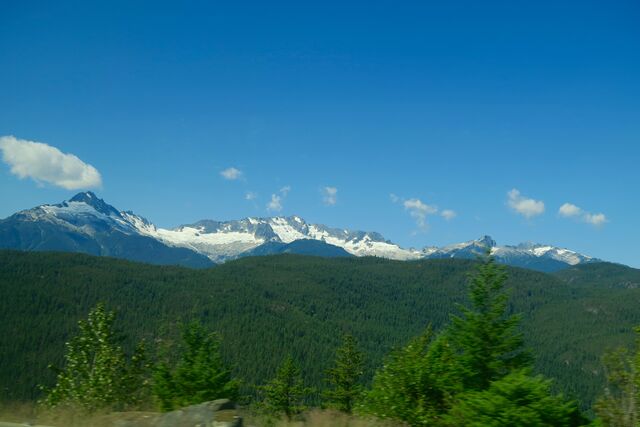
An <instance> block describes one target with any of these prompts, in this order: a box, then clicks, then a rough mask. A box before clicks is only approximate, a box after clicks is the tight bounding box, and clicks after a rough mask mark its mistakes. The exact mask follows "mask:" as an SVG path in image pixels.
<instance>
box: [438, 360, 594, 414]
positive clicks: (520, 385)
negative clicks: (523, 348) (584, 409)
mask: <svg viewBox="0 0 640 427" xmlns="http://www.w3.org/2000/svg"><path fill="white" fill-rule="evenodd" d="M550 386H551V381H549V380H546V379H544V378H543V377H542V376H536V377H533V376H531V375H530V373H529V371H528V370H527V369H523V370H517V371H513V372H512V373H510V374H508V375H507V376H505V377H502V378H501V379H499V380H497V381H494V382H492V383H491V385H490V386H489V388H488V389H486V390H482V391H470V392H466V393H462V394H460V395H459V396H458V398H457V399H456V403H455V404H454V406H453V407H452V408H451V410H450V412H449V414H448V415H447V416H446V417H445V418H444V421H443V423H442V425H444V426H451V427H459V426H465V427H534V426H540V427H543V426H544V427H547V426H548V427H578V426H584V425H587V423H588V421H587V420H586V419H585V418H584V417H582V415H581V414H580V411H579V410H578V407H577V405H576V403H575V402H569V401H566V400H565V399H564V398H563V397H562V396H553V395H551V391H550Z"/></svg>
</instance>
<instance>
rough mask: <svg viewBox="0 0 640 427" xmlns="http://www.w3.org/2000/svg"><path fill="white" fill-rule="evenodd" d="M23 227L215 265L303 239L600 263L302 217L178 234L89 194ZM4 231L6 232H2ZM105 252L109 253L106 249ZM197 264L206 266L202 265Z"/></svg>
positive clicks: (28, 214) (33, 212) (363, 250)
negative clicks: (127, 239) (128, 243)
mask: <svg viewBox="0 0 640 427" xmlns="http://www.w3.org/2000/svg"><path fill="white" fill-rule="evenodd" d="M21 222H30V223H42V224H51V225H52V226H55V227H59V228H60V229H63V230H67V231H66V232H69V233H76V234H77V235H78V236H81V237H78V238H82V239H86V238H95V236H98V235H101V234H102V235H103V234H105V233H107V234H108V233H112V232H118V233H120V234H122V235H127V236H132V237H135V236H139V237H141V238H145V239H148V238H151V239H153V240H154V241H156V242H157V243H159V244H161V245H164V246H165V247H170V248H176V249H177V250H179V251H184V250H188V251H189V252H188V253H189V254H191V253H196V254H197V255H198V256H201V257H202V256H206V257H207V258H209V259H210V260H211V261H214V262H224V261H226V260H230V259H234V258H238V257H241V256H245V255H247V254H254V253H262V254H264V253H268V250H263V249H264V248H266V247H269V248H273V247H281V246H282V245H289V244H292V243H293V242H296V241H302V240H314V241H319V242H322V243H323V244H327V245H332V246H336V247H338V248H341V249H343V250H344V251H346V253H348V254H351V255H354V256H378V257H383V258H390V259H395V260H417V259H431V258H467V259H475V258H477V257H478V256H483V255H484V254H486V253H487V251H490V253H491V254H492V255H493V256H494V257H495V258H496V259H497V260H498V261H499V262H502V263H504V264H510V265H515V266H521V267H527V268H533V269H538V270H543V271H553V270H558V269H561V268H565V267H567V266H569V265H576V264H580V263H584V262H593V261H597V260H595V259H593V258H591V257H589V256H586V255H582V254H579V253H577V252H575V251H572V250H569V249H564V248H559V247H556V246H552V245H541V244H536V243H522V244H519V245H517V246H508V245H507V246H499V245H498V244H497V243H496V241H495V240H493V238H491V237H490V236H486V235H485V236H482V237H480V238H479V239H476V240H470V241H467V242H463V243H457V244H453V245H448V246H444V247H436V246H429V247H425V248H423V249H413V248H402V247H400V246H399V245H397V244H395V243H393V242H391V241H389V240H387V239H385V238H384V237H383V236H382V235H381V234H379V233H376V232H371V231H351V230H348V229H344V228H331V227H327V226H326V225H322V224H313V223H308V222H306V221H305V220H304V219H303V218H302V217H300V216H297V215H293V216H289V217H284V216H276V217H266V218H259V217H248V218H244V219H241V220H235V221H215V220H208V219H205V220H201V221H198V222H195V223H193V224H185V225H181V226H178V227H176V228H173V229H164V228H160V227H157V226H155V225H154V224H153V223H152V222H151V221H149V220H147V219H145V218H144V217H142V216H139V215H136V214H135V213H133V212H131V211H118V210H117V209H116V208H114V207H113V206H111V205H109V204H108V203H106V202H105V201H104V200H102V199H100V198H99V197H97V196H96V195H95V194H94V193H92V192H89V191H88V192H83V193H79V194H77V195H75V196H74V197H72V198H71V199H69V200H68V201H65V202H62V203H60V204H56V205H41V206H38V207H36V208H33V209H29V210H25V211H21V212H18V213H17V214H15V215H13V216H12V217H9V218H7V219H6V220H3V221H0V225H2V224H3V223H4V224H5V225H6V224H14V225H12V226H13V227H15V224H17V223H21ZM13 230H14V231H10V233H15V230H16V229H15V228H14V229H13ZM1 232H2V229H0V233H1ZM34 235H37V233H36V234H34ZM11 236H13V234H11ZM29 237H30V238H33V237H31V236H29ZM1 243H2V242H0V244H1ZM7 244H8V243H7ZM69 245H71V246H72V247H74V245H76V244H75V243H69ZM263 245H265V246H263ZM22 246H25V243H24V242H22V243H19V247H22ZM260 246H263V249H257V248H258V247H260ZM307 246H308V245H307ZM8 247H11V246H8ZM27 247H38V244H37V242H36V243H33V244H31V243H29V244H27ZM105 251H106V252H107V253H110V252H109V250H107V249H105ZM334 252H335V251H334ZM181 253H185V252H181ZM343 253H344V252H343ZM190 256H191V255H190ZM195 262H196V263H198V264H200V263H201V261H200V260H196V261H195Z"/></svg>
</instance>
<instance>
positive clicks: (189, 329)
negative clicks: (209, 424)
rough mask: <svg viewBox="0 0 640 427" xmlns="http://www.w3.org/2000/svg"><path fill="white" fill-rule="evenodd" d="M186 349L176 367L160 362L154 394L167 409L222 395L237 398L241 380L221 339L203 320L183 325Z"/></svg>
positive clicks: (155, 372) (182, 349) (180, 355)
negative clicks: (223, 352)
mask: <svg viewBox="0 0 640 427" xmlns="http://www.w3.org/2000/svg"><path fill="white" fill-rule="evenodd" d="M182 341H183V343H182V348H181V349H180V350H181V351H180V354H179V357H178V361H177V362H176V363H175V365H174V366H171V363H170V362H168V361H166V360H165V361H163V362H160V363H158V364H157V365H156V367H155V369H154V374H153V394H154V395H155V397H156V399H157V400H158V402H159V404H160V408H161V409H162V410H163V411H170V410H172V409H175V408H180V407H183V406H189V405H194V404H197V403H202V402H206V401H209V400H215V399H220V398H228V399H232V400H233V399H237V398H238V395H239V383H238V381H237V380H235V379H233V378H232V377H231V371H230V370H229V369H228V368H227V367H226V366H225V364H224V362H223V360H222V356H221V355H220V338H219V337H218V335H217V334H216V333H212V332H208V331H207V330H206V329H205V328H204V327H203V326H202V325H201V324H200V323H198V322H191V323H189V324H187V325H185V326H184V327H183V331H182Z"/></svg>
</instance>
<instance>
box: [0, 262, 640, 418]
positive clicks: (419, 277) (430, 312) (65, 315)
mask: <svg viewBox="0 0 640 427" xmlns="http://www.w3.org/2000/svg"><path fill="white" fill-rule="evenodd" d="M472 267H473V262H472V261H468V260H459V259H440V260H420V261H411V262H399V261H390V260H385V259H380V258H372V257H364V258H356V257H348V258H318V257H306V256H298V255H278V256H262V257H252V258H243V259H240V260H237V261H231V262H228V263H225V264H223V265H220V266H217V267H215V268H212V269H205V270H193V269H187V268H181V267H170V266H153V265H147V264H137V263H133V262H129V261H123V260H117V259H112V258H105V257H93V256H87V255H81V254H69V253H51V252H38V253H35V252H18V251H9V250H5V251H0V295H2V298H0V313H2V321H1V322H0V336H1V337H2V339H1V340H0V361H2V363H0V384H1V386H2V388H1V390H0V399H1V400H24V399H34V398H36V397H37V396H38V391H37V388H36V385H37V384H43V383H44V384H48V385H51V383H52V381H53V380H54V376H53V373H52V372H50V371H49V370H48V369H47V365H48V364H49V363H53V364H57V365H60V364H61V363H62V355H63V352H64V343H65V341H66V340H68V339H69V338H70V336H72V335H73V334H75V331H76V322H77V321H78V320H79V319H83V318H85V317H86V315H87V313H88V312H89V310H90V308H91V307H93V306H95V305H96V303H98V302H101V301H103V302H105V303H106V305H107V307H108V308H109V309H112V310H116V311H117V313H118V318H117V327H118V328H119V329H120V330H121V331H122V332H124V333H125V334H126V335H127V336H128V339H129V341H128V345H132V343H133V342H135V341H137V340H139V339H141V338H146V339H147V340H148V342H150V343H154V342H155V340H156V339H157V338H162V339H164V340H167V339H173V338H175V337H176V335H177V333H178V330H177V328H176V327H175V326H174V324H175V322H176V321H181V320H183V321H184V320H190V319H199V320H201V321H202V322H203V323H204V324H205V325H207V326H208V327H210V328H212V329H214V330H217V331H219V332H220V334H221V336H222V351H223V354H224V356H225V358H226V359H228V361H229V362H230V363H232V364H233V365H234V366H235V372H236V374H237V375H238V376H239V377H240V378H241V379H243V381H244V382H245V385H251V384H260V383H262V382H264V381H265V380H266V379H269V378H271V377H272V376H273V374H274V372H275V369H276V367H277V366H278V365H279V364H280V363H281V361H282V360H283V358H284V357H285V356H286V355H287V354H292V355H293V356H294V357H295V358H296V360H298V361H300V364H301V367H302V370H303V373H304V375H305V377H306V380H307V381H308V382H309V384H315V385H320V382H321V378H322V376H323V372H324V370H325V369H326V368H327V367H328V365H329V364H330V363H331V361H332V359H333V355H334V351H335V349H336V348H337V347H338V345H339V344H340V337H341V332H350V333H351V334H353V335H354V336H355V337H356V338H357V339H358V341H359V342H360V345H361V347H362V349H363V350H364V351H365V352H366V355H367V362H366V372H367V378H370V377H371V375H372V373H373V370H374V369H375V368H376V367H378V366H379V365H380V364H381V361H382V357H383V356H384V355H385V354H387V353H388V351H389V350H390V349H391V348H393V347H396V346H400V345H403V344H405V343H406V342H407V341H408V340H409V339H410V338H412V337H413V336H415V335H417V334H419V333H420V332H422V331H423V330H424V327H425V326H426V325H427V324H428V323H432V324H433V326H434V328H435V329H436V330H437V329H438V328H440V327H441V326H442V325H444V324H445V323H447V322H448V320H449V313H455V310H456V309H455V304H456V303H461V302H464V301H465V299H466V296H465V295H466V291H465V288H466V280H467V274H468V273H469V272H470V271H471V269H472ZM508 273H509V282H508V286H509V287H510V288H511V289H512V298H511V301H512V305H511V308H512V310H513V311H514V312H522V313H523V314H524V319H523V322H522V324H523V328H524V333H525V338H526V344H527V345H528V346H529V347H530V348H531V349H533V354H534V356H535V358H536V369H537V370H538V371H539V372H541V373H544V374H546V375H548V376H549V377H551V378H555V379H557V387H558V389H560V390H563V391H565V393H566V394H568V395H569V396H574V397H577V398H579V399H580V400H581V402H582V403H583V404H584V405H586V406H589V405H590V404H591V402H592V400H593V398H594V396H595V395H597V394H599V393H600V392H601V390H602V370H601V365H600V360H599V358H600V356H601V354H602V353H603V350H604V349H608V348H611V347H614V346H618V345H622V344H628V343H629V342H630V341H631V340H632V336H633V334H632V327H633V326H634V325H637V324H640V311H639V310H638V309H637V301H638V300H639V299H640V289H639V288H638V286H639V285H640V270H634V269H631V268H628V267H624V266H620V265H615V264H607V263H593V264H584V265H579V266H575V267H572V268H570V269H567V270H564V271H561V272H558V273H554V274H546V273H540V272H535V271H531V270H524V269H519V268H509V269H508Z"/></svg>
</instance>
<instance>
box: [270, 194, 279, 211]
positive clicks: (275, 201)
mask: <svg viewBox="0 0 640 427" xmlns="http://www.w3.org/2000/svg"><path fill="white" fill-rule="evenodd" d="M267 210H268V211H269V212H280V211H281V210H282V197H280V196H278V195H277V194H272V195H271V200H270V201H269V203H267Z"/></svg>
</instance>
